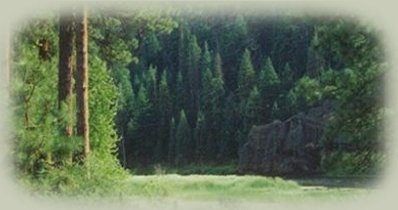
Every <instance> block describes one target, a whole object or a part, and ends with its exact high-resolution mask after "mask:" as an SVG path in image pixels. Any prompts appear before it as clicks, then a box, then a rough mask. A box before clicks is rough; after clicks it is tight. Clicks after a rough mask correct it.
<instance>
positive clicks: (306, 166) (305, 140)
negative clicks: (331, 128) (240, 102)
mask: <svg viewBox="0 0 398 210" xmlns="http://www.w3.org/2000/svg"><path fill="white" fill-rule="evenodd" d="M334 107H335V106H334V104H333V103H332V102H330V101H326V102H325V103H323V104H322V105H321V106H318V107H315V108H312V109H310V110H308V112H306V113H303V112H301V113H298V114H296V115H293V116H292V117H290V118H289V119H287V120H285V121H283V122H282V121H280V120H275V121H274V122H272V123H269V124H267V125H260V126H253V127H252V128H251V130H250V132H249V135H248V140H247V142H246V143H245V144H244V145H243V148H242V149H241V151H240V154H239V171H240V172H241V173H256V174H263V175H272V176H274V175H283V176H298V175H308V174H314V173H317V172H318V171H319V166H320V159H321V155H320V144H319V143H320V142H319V141H320V139H321V137H322V135H323V133H324V130H325V123H326V121H327V120H328V119H329V117H330V116H331V113H332V112H333V110H334Z"/></svg>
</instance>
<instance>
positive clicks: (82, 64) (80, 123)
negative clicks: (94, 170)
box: [76, 8, 90, 157]
mask: <svg viewBox="0 0 398 210" xmlns="http://www.w3.org/2000/svg"><path fill="white" fill-rule="evenodd" d="M87 35H88V31H87V9H86V8H81V10H80V11H79V12H78V15H77V18H76V51H77V52H76V70H77V80H76V93H77V94H76V96H77V105H78V106H77V107H78V113H77V134H78V135H79V136H82V137H83V139H84V144H83V145H84V152H83V154H84V157H87V156H88V154H89V153H90V139H89V131H90V129H89V110H88V87H89V86H88V85H89V84H88V43H87V39H88V37H87Z"/></svg>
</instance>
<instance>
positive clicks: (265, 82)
mask: <svg viewBox="0 0 398 210" xmlns="http://www.w3.org/2000/svg"><path fill="white" fill-rule="evenodd" d="M257 84H258V87H259V92H260V96H261V106H262V109H261V111H260V112H259V113H258V114H259V115H260V122H261V123H268V122H270V121H271V110H272V105H273V104H274V102H275V100H276V99H277V97H278V95H279V92H280V91H279V87H280V80H279V77H278V74H276V72H275V69H274V67H273V65H272V61H271V58H269V57H267V59H266V60H265V64H264V66H263V68H262V69H261V71H260V73H259V76H258V81H257Z"/></svg>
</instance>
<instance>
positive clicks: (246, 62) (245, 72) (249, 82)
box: [238, 49, 255, 99]
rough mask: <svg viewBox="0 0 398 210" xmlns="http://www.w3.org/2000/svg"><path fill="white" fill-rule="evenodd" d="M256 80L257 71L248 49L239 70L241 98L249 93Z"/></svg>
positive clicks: (239, 92)
mask: <svg viewBox="0 0 398 210" xmlns="http://www.w3.org/2000/svg"><path fill="white" fill-rule="evenodd" d="M254 81H255V72H254V69H253V64H252V62H251V56H250V51H249V50H248V49H246V50H245V51H244V53H243V55H242V59H241V62H240V66H239V72H238V95H239V97H240V98H241V99H244V98H246V97H247V96H248V95H249V93H250V91H251V88H252V87H253V84H254Z"/></svg>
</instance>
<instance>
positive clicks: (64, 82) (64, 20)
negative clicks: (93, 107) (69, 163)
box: [58, 14, 74, 137]
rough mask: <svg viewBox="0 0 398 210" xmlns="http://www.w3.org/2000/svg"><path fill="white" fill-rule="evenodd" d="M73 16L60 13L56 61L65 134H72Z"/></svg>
mask: <svg viewBox="0 0 398 210" xmlns="http://www.w3.org/2000/svg"><path fill="white" fill-rule="evenodd" d="M73 32H74V31H73V17H72V15H64V14H62V15H61V16H60V18H59V63H58V102H59V105H58V106H59V109H61V105H62V103H66V106H67V110H66V111H67V123H66V126H65V135H66V136H67V137H70V136H72V134H73V129H72V126H73V122H72V120H73V102H72V78H73V77H72V75H73V34H74V33H73Z"/></svg>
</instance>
